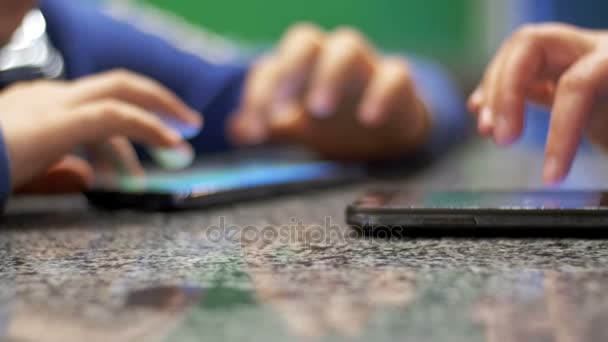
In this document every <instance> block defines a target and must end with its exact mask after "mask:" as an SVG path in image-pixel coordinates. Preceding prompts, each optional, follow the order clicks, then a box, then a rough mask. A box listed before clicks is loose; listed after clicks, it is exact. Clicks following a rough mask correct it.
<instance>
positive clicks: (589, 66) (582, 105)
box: [543, 53, 608, 184]
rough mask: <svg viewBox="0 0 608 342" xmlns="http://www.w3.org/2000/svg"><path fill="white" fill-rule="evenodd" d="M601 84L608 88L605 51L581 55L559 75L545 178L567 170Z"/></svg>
mask: <svg viewBox="0 0 608 342" xmlns="http://www.w3.org/2000/svg"><path fill="white" fill-rule="evenodd" d="M601 88H608V53H603V54H601V53H594V54H591V55H589V56H587V57H584V58H583V59H581V60H580V61H579V62H577V63H576V64H575V65H574V66H572V68H571V69H570V70H568V71H567V72H566V73H565V74H564V75H563V76H562V78H561V80H560V82H559V85H558V89H557V93H556V97H555V103H554V106H553V113H552V115H551V125H550V128H549V137H548V139H547V148H546V152H545V153H546V160H545V170H544V175H543V178H544V181H545V182H546V183H548V184H553V183H556V182H560V181H561V180H562V179H563V178H564V177H565V176H566V174H567V173H568V171H569V169H570V166H571V164H572V161H573V159H574V156H575V154H576V151H577V148H578V145H579V143H580V140H581V136H582V132H583V129H584V128H585V125H586V123H587V122H588V120H589V117H590V114H591V112H592V110H593V106H594V105H595V103H596V101H597V98H598V94H599V92H600V90H601Z"/></svg>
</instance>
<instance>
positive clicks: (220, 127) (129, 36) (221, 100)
mask: <svg viewBox="0 0 608 342" xmlns="http://www.w3.org/2000/svg"><path fill="white" fill-rule="evenodd" d="M40 9H41V11H42V12H43V14H44V16H45V18H46V21H47V30H48V35H49V38H50V40H51V42H52V44H53V45H54V47H55V48H56V49H57V50H58V51H59V52H60V53H61V54H62V56H63V58H64V59H65V65H66V73H67V74H66V77H67V78H68V79H75V78H78V77H82V76H86V75H90V74H94V73H98V72H103V71H107V70H111V69H116V68H123V69H128V70H131V71H133V72H136V73H139V74H142V75H146V76H148V77H151V78H153V79H155V80H157V81H159V82H160V83H162V84H164V85H165V86H167V87H168V88H169V89H171V90H172V91H173V92H175V93H176V94H177V95H178V96H180V97H181V98H182V99H183V100H184V101H185V102H186V103H187V104H188V105H190V106H191V107H192V108H195V109H197V110H199V111H200V112H201V113H203V114H204V116H205V129H204V131H203V132H202V134H200V135H199V136H198V137H196V138H194V139H193V140H192V144H193V146H194V148H195V149H196V151H197V153H205V152H216V151H222V150H226V149H228V148H230V144H229V142H228V140H227V137H226V135H225V131H226V130H225V124H226V121H227V120H226V119H227V116H228V115H230V114H231V113H232V112H233V111H234V110H235V109H236V108H237V106H238V105H239V100H240V95H241V91H242V88H243V83H244V80H245V78H246V75H247V72H248V69H249V66H248V65H217V64H213V63H210V62H208V61H205V60H203V59H201V58H200V57H198V56H194V55H191V54H188V53H186V52H184V51H181V50H179V49H177V48H175V47H174V46H172V45H171V44H170V43H169V42H167V41H165V40H163V39H161V38H159V37H156V36H153V35H150V34H147V33H144V32H142V31H139V30H137V29H136V28H134V27H133V26H131V25H130V24H128V23H125V22H121V21H117V20H115V19H112V18H110V17H108V16H105V15H104V14H102V13H101V12H100V11H99V10H98V9H96V8H95V7H94V6H89V5H85V4H82V3H80V2H77V1H73V0H41V1H40ZM413 71H414V77H415V79H416V84H417V88H418V91H419V93H420V95H421V96H422V97H423V98H424V99H426V102H427V104H428V106H429V107H430V108H431V111H432V112H433V114H434V123H435V124H434V129H433V131H432V134H431V138H430V139H429V142H428V143H427V144H426V145H425V146H424V148H421V153H422V152H424V153H431V154H432V153H436V152H438V151H440V150H442V149H443V147H445V146H449V145H450V144H451V142H453V140H454V139H456V138H457V137H458V136H459V135H461V133H462V132H463V131H464V127H465V122H466V116H465V115H464V106H463V100H462V97H461V96H460V95H459V93H458V91H457V87H456V86H455V85H454V84H453V83H452V82H451V80H450V79H449V77H447V75H446V73H445V72H443V71H442V70H440V69H439V68H438V67H437V66H436V65H434V64H432V63H430V62H426V61H422V60H420V61H414V62H413ZM0 140H1V139H0ZM0 152H1V153H0V203H1V202H4V201H5V200H6V198H7V197H8V196H9V193H10V174H9V162H10V161H9V160H8V155H7V153H6V149H5V148H2V149H0Z"/></svg>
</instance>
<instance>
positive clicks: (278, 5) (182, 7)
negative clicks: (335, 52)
mask: <svg viewBox="0 0 608 342" xmlns="http://www.w3.org/2000/svg"><path fill="white" fill-rule="evenodd" d="M139 1H141V2H147V3H151V4H154V5H157V6H158V7H161V8H165V9H169V10H172V11H173V12H175V13H177V14H179V15H181V16H183V17H184V18H186V19H187V20H188V21H190V22H192V23H196V24H200V25H203V26H205V27H207V28H209V29H211V30H212V31H215V32H218V33H221V34H224V35H227V36H229V37H234V38H238V39H243V40H246V41H249V42H253V43H258V42H259V43H268V42H272V41H275V40H276V39H278V38H279V37H280V35H281V33H282V32H283V31H284V30H285V29H286V28H287V27H288V26H289V25H290V24H291V23H294V22H297V21H313V22H316V23H318V24H320V25H322V26H323V27H326V28H332V27H336V26H340V25H350V26H354V27H357V28H359V29H361V30H362V31H363V32H365V33H366V34H367V35H368V36H369V37H371V39H373V41H374V42H376V43H377V45H379V46H380V47H382V48H384V49H389V50H407V51H414V52H417V53H420V54H424V55H430V56H433V57H436V58H439V59H441V60H443V61H444V62H446V63H448V64H452V65H458V64H463V63H466V59H467V53H466V52H467V51H468V50H469V48H470V47H471V46H472V44H473V42H475V41H477V40H478V39H479V37H478V36H477V34H478V33H477V32H476V31H475V30H474V29H472V28H473V27H475V26H476V25H475V24H474V22H475V17H476V11H477V7H478V6H477V5H476V3H477V1H476V0H367V1H363V0H306V1H280V0H249V1H246V0H221V1H212V0H198V1H197V0H191V1H189V0H139Z"/></svg>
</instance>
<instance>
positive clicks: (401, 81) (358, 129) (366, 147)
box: [230, 25, 431, 160]
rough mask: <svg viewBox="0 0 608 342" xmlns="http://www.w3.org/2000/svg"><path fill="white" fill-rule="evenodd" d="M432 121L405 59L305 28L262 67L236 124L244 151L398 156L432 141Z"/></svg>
mask: <svg viewBox="0 0 608 342" xmlns="http://www.w3.org/2000/svg"><path fill="white" fill-rule="evenodd" d="M430 125H431V118H430V115H429V113H428V111H427V110H426V108H425V105H424V104H423V103H422V101H421V100H420V98H419V97H418V96H417V95H416V92H415V89H414V85H413V84H412V79H411V74H410V70H409V69H408V64H407V62H406V61H405V60H403V59H400V58H396V57H395V58H387V57H384V56H380V55H378V54H377V52H376V51H374V49H373V47H372V46H370V44H369V43H368V42H367V41H366V40H365V38H364V37H363V36H361V35H360V34H359V33H357V32H355V31H352V30H349V29H341V30H337V31H335V32H330V33H325V32H322V31H321V30H320V29H318V28H316V27H314V26H311V25H298V26H296V27H295V28H292V29H291V30H290V31H289V32H288V33H287V34H286V35H285V37H284V39H283V41H282V42H281V44H280V46H279V48H278V49H277V51H276V52H275V53H274V54H272V55H270V56H266V57H265V58H263V59H262V60H260V61H259V62H258V63H257V64H256V66H255V67H254V69H253V70H252V72H251V74H250V75H249V79H248V82H247V85H246V89H245V95H244V100H243V104H242V107H241V108H240V110H239V112H238V113H237V114H236V115H235V117H234V118H233V120H232V124H231V126H230V128H231V131H230V133H231V136H232V137H233V139H234V141H235V142H237V143H241V144H258V143H264V142H285V143H299V144H304V145H306V146H309V147H311V148H313V149H314V150H316V151H317V152H319V153H321V154H322V155H324V156H325V157H330V158H336V159H357V160H376V159H383V158H390V157H398V156H401V155H403V154H404V153H406V152H408V151H411V150H413V149H415V148H416V147H417V146H419V145H420V144H422V143H423V141H424V140H425V138H426V137H427V135H428V133H429V130H430Z"/></svg>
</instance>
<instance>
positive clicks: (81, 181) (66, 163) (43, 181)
mask: <svg viewBox="0 0 608 342" xmlns="http://www.w3.org/2000/svg"><path fill="white" fill-rule="evenodd" d="M93 180H94V175H93V169H92V168H91V166H90V165H89V164H88V163H87V162H86V161H84V160H82V159H80V158H77V157H74V156H66V157H64V158H63V159H61V160H60V161H59V162H57V163H56V164H55V165H53V166H51V167H50V168H49V169H48V170H47V171H46V172H44V173H43V174H42V175H39V176H38V177H36V178H35V179H33V180H32V181H30V182H29V183H27V184H25V185H24V186H22V187H19V188H18V189H16V190H15V192H17V193H27V194H58V193H77V192H82V191H85V190H86V189H88V188H89V187H90V186H91V184H93Z"/></svg>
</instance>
